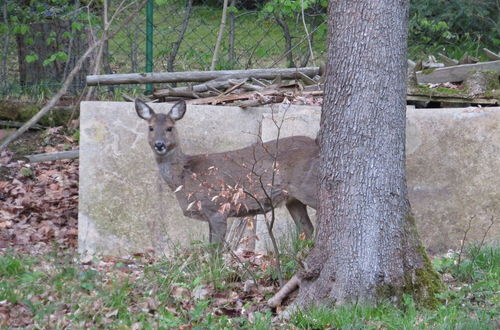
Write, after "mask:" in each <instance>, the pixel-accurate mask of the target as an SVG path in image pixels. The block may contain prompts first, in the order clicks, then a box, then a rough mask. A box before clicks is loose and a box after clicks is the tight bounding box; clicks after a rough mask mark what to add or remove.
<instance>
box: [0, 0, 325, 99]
mask: <svg viewBox="0 0 500 330" xmlns="http://www.w3.org/2000/svg"><path fill="white" fill-rule="evenodd" d="M107 1H108V5H109V8H108V10H107V13H108V15H107V20H108V21H111V27H110V31H113V30H114V29H116V28H117V27H118V26H120V24H121V23H124V24H125V25H124V26H123V28H121V30H120V31H119V32H118V33H117V34H116V35H115V36H113V37H112V38H111V39H110V40H109V41H108V42H107V44H106V45H105V47H103V49H102V51H101V58H100V61H98V60H97V56H99V55H98V52H96V53H95V54H93V56H92V57H91V58H90V59H89V60H88V61H87V62H86V63H85V64H84V66H83V69H82V72H81V74H80V75H79V76H78V77H77V78H76V79H75V80H74V82H73V86H72V88H71V92H72V93H75V94H76V93H78V92H80V91H81V90H82V88H83V87H84V86H85V76H86V75H87V74H92V73H93V72H94V70H95V69H94V68H93V66H95V63H98V62H99V63H100V64H101V65H100V68H99V71H98V72H99V73H101V74H104V73H108V74H109V73H132V72H145V71H146V70H147V69H152V71H154V72H162V71H191V70H209V69H210V68H213V69H215V70H220V69H224V70H230V69H247V68H272V67H299V66H307V65H317V64H318V62H319V60H320V59H321V58H322V57H323V55H324V52H325V44H326V42H325V40H326V31H327V26H326V22H325V20H326V2H321V1H318V0H312V1H311V0H270V1H266V0H257V1H246V0H148V4H147V5H146V6H145V7H144V8H142V9H140V10H139V11H138V12H137V14H136V15H134V16H133V17H132V18H131V19H130V14H131V13H133V12H134V11H135V10H137V9H138V6H140V3H142V1H123V2H122V1H109V0H107ZM148 5H149V6H151V7H149V9H150V10H149V15H148V8H147V7H148ZM224 7H226V9H225V10H223V9H224ZM118 9H119V10H118ZM117 10H118V12H117ZM103 12H104V5H103V3H102V2H95V1H83V0H81V1H75V0H59V1H55V2H54V1H27V0H26V1H18V0H16V1H13V0H4V2H3V3H2V23H1V29H0V33H1V34H2V42H1V44H2V45H1V47H2V53H1V59H0V77H1V81H0V93H2V95H4V96H5V95H20V94H24V95H29V96H42V97H43V96H45V95H48V94H50V93H52V92H53V91H54V90H55V89H56V88H57V87H58V86H60V85H61V83H62V82H63V81H64V79H65V77H66V76H67V74H68V72H69V71H70V70H71V69H72V67H73V66H74V64H75V62H76V60H77V59H78V58H79V57H80V56H81V54H83V52H85V50H86V49H87V47H88V45H89V44H90V43H92V42H94V41H95V40H97V38H99V37H100V36H101V34H102V31H103V25H104V22H105V19H104V17H103ZM224 13H225V15H226V19H225V24H224V26H223V27H222V28H221V21H222V17H223V15H224ZM124 20H127V21H125V22H124ZM148 22H150V23H152V24H151V25H150V27H152V29H149V30H148V28H147V26H148ZM221 29H222V31H223V33H222V34H221V35H220V38H218V37H219V31H220V30H221ZM148 33H149V37H148ZM148 39H149V40H152V49H151V48H150V49H149V50H148V49H147V48H148V47H147V40H148ZM218 39H219V45H220V46H219V47H218V49H219V51H218V56H217V58H216V60H215V61H214V51H215V48H216V45H217V43H218ZM148 60H149V61H150V65H149V67H148V66H147V61H148ZM147 71H149V70H147ZM128 88H135V89H138V88H142V89H144V86H140V87H138V86H134V87H131V86H128ZM107 90H109V87H107Z"/></svg>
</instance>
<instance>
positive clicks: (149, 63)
mask: <svg viewBox="0 0 500 330" xmlns="http://www.w3.org/2000/svg"><path fill="white" fill-rule="evenodd" d="M153 7H154V0H148V3H147V5H146V72H153ZM151 93H153V84H147V85H146V94H151Z"/></svg>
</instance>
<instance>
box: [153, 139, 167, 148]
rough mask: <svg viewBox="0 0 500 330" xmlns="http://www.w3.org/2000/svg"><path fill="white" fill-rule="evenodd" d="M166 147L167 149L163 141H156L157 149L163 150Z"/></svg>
mask: <svg viewBox="0 0 500 330" xmlns="http://www.w3.org/2000/svg"><path fill="white" fill-rule="evenodd" d="M164 147H165V143H163V142H161V141H156V143H155V148H156V149H163V148H164Z"/></svg>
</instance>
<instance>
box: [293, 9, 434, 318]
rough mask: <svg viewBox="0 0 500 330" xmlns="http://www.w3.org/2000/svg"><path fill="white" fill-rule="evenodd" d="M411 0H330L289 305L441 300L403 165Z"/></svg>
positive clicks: (431, 303) (425, 302)
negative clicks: (307, 201)
mask: <svg viewBox="0 0 500 330" xmlns="http://www.w3.org/2000/svg"><path fill="white" fill-rule="evenodd" d="M408 7H409V1H408V0H406V1H405V0H404V1H400V0H373V1H369V2H366V1H364V2H358V1H349V0H338V1H334V2H331V3H330V7H329V47H328V57H327V63H328V64H327V78H326V79H327V80H326V83H325V98H324V103H323V110H322V114H321V130H320V134H319V141H320V148H321V156H320V170H319V173H320V174H319V182H320V186H319V212H318V227H317V236H316V241H315V247H314V248H313V250H312V251H311V254H310V255H309V256H308V258H307V259H306V262H305V265H306V268H305V270H304V271H302V272H299V274H298V276H299V278H300V288H299V294H298V296H297V299H296V300H295V302H294V304H293V306H292V307H291V308H292V309H294V308H297V307H305V306H309V305H311V304H331V303H337V304H345V303H354V302H356V303H357V302H360V303H377V302H380V301H383V300H385V299H389V300H390V301H393V302H397V301H399V300H400V299H401V297H402V295H403V294H405V293H407V294H412V295H413V296H414V298H415V300H416V301H417V302H419V303H422V304H423V305H427V306H428V305H433V304H435V303H436V302H437V300H436V298H435V297H434V294H435V293H436V292H437V291H438V290H439V289H440V285H441V282H440V280H439V277H438V276H437V274H436V273H435V272H434V271H433V270H432V266H431V264H430V262H429V259H428V257H427V255H426V252H425V249H424V248H423V246H422V244H421V242H420V238H419V236H418V234H417V232H416V227H415V222H414V219H413V216H412V215H411V210H410V205H409V202H408V198H407V188H406V172H405V123H406V102H405V91H406V51H407V49H406V39H407V21H408Z"/></svg>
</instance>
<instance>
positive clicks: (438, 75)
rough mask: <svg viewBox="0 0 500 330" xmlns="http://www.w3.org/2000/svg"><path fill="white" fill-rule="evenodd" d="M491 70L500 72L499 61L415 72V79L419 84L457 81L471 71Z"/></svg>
mask: <svg viewBox="0 0 500 330" xmlns="http://www.w3.org/2000/svg"><path fill="white" fill-rule="evenodd" d="M482 70H493V71H496V72H500V61H492V62H481V63H475V64H463V65H456V66H450V67H445V68H439V69H435V70H434V71H432V72H428V73H426V72H424V71H419V72H417V80H418V82H419V83H420V84H425V83H431V84H439V83H445V82H459V81H463V80H465V78H467V75H468V74H469V73H470V72H472V71H482Z"/></svg>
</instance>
